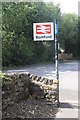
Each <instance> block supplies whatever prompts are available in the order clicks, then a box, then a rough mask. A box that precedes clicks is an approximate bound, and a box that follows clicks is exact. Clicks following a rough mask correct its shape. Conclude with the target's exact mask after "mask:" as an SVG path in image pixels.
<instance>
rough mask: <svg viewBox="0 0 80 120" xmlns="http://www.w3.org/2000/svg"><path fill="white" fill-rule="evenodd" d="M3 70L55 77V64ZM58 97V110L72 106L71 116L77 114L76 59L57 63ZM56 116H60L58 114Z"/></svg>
mask: <svg viewBox="0 0 80 120" xmlns="http://www.w3.org/2000/svg"><path fill="white" fill-rule="evenodd" d="M4 72H30V73H32V74H35V75H38V76H42V77H46V78H51V79H56V78H55V64H39V65H33V66H25V67H21V68H15V69H12V70H6V71H4ZM59 99H60V103H61V105H60V107H61V108H60V110H62V111H63V113H64V111H65V110H64V108H66V109H67V108H68V109H69V110H70V109H71V110H72V108H71V106H72V107H73V108H74V110H75V111H76V112H75V113H74V111H72V112H73V116H74V115H75V116H74V117H77V116H78V111H77V106H78V61H72V60H71V61H66V62H61V63H59ZM66 112H67V111H66ZM68 113H69V112H68ZM64 114H65V113H64ZM70 116H71V114H70ZM58 117H60V115H58Z"/></svg>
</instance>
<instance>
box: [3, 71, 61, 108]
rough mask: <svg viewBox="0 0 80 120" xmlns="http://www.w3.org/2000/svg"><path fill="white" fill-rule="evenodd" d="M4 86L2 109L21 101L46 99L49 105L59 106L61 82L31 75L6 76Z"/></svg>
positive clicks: (11, 74) (10, 74)
mask: <svg viewBox="0 0 80 120" xmlns="http://www.w3.org/2000/svg"><path fill="white" fill-rule="evenodd" d="M4 76H5V77H6V78H9V79H10V80H6V78H4V79H3V86H2V109H3V110H5V109H6V108H7V107H8V106H11V105H14V104H15V103H16V102H19V101H20V100H24V99H28V97H32V99H45V101H46V102H47V104H55V105H59V82H58V81H57V80H52V79H47V78H41V77H38V76H35V75H32V74H29V73H8V74H4Z"/></svg>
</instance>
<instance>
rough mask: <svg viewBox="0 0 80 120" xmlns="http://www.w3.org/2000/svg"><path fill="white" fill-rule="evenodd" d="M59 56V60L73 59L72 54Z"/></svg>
mask: <svg viewBox="0 0 80 120" xmlns="http://www.w3.org/2000/svg"><path fill="white" fill-rule="evenodd" d="M58 56H59V60H67V59H68V60H70V59H72V58H73V55H72V53H70V54H67V53H61V54H58Z"/></svg>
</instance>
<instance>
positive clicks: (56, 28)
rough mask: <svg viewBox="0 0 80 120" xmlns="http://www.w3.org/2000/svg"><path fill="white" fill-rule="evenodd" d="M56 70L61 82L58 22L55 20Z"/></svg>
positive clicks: (57, 77)
mask: <svg viewBox="0 0 80 120" xmlns="http://www.w3.org/2000/svg"><path fill="white" fill-rule="evenodd" d="M54 26H55V69H56V79H57V80H59V69H58V21H57V19H56V20H55V25H54Z"/></svg>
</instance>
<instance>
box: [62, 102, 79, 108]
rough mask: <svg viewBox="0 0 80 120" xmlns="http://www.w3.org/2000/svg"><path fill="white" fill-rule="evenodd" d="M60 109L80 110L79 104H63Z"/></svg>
mask: <svg viewBox="0 0 80 120" xmlns="http://www.w3.org/2000/svg"><path fill="white" fill-rule="evenodd" d="M60 108H64V109H65V108H68V109H69V108H70V109H71V108H72V109H79V106H78V105H77V104H74V105H71V104H70V103H67V102H61V103H60Z"/></svg>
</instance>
